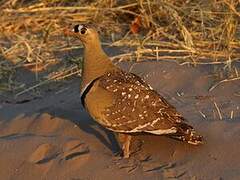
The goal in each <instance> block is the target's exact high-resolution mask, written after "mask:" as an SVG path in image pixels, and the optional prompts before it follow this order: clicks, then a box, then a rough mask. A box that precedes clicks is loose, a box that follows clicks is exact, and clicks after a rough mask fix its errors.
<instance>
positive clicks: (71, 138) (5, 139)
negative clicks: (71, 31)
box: [0, 61, 240, 180]
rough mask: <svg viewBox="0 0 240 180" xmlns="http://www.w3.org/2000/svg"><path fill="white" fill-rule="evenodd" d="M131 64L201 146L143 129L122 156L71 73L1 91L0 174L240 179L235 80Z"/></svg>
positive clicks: (239, 100) (21, 74)
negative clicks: (13, 93) (16, 92)
mask: <svg viewBox="0 0 240 180" xmlns="http://www.w3.org/2000/svg"><path fill="white" fill-rule="evenodd" d="M118 65H119V66H121V67H122V68H125V69H127V70H128V69H129V68H130V66H131V64H130V63H121V64H118ZM236 66H237V65H236ZM219 68H220V67H219ZM131 69H132V72H135V73H136V74H138V75H140V76H141V77H143V78H144V79H145V80H146V81H147V82H149V83H150V84H151V86H152V87H153V88H154V89H156V90H157V91H158V92H159V93H160V94H161V95H162V96H164V97H165V98H166V99H167V100H168V101H169V102H170V103H171V104H173V105H174V106H176V108H177V109H178V111H180V112H181V113H182V114H183V115H184V117H186V119H187V120H188V121H189V123H190V124H192V125H193V126H194V127H195V129H196V130H197V131H198V132H199V133H201V134H202V135H203V136H204V139H205V144H204V145H201V146H192V145H189V144H186V143H182V142H179V141H176V140H173V139H170V138H167V137H163V136H152V135H141V136H137V137H134V141H133V144H132V147H131V150H132V151H133V153H132V156H131V157H130V158H129V159H122V158H121V157H120V156H119V153H118V152H119V147H118V144H117V143H116V140H115V136H114V134H112V133H111V132H109V131H107V130H105V129H104V128H102V127H101V126H99V125H98V124H97V123H95V122H94V121H93V120H92V119H91V118H90V117H89V115H88V114H87V113H86V112H85V111H84V109H83V107H82V106H81V103H80V97H79V84H80V80H79V79H78V78H72V79H71V80H68V81H64V82H61V83H56V84H51V85H48V86H43V87H41V88H40V89H38V91H34V92H28V93H27V94H24V95H22V96H19V97H18V98H17V99H14V98H12V97H10V96H1V99H0V102H1V104H0V177H1V178H0V179H4V180H10V179H14V180H15V179H24V180H26V179H51V180H52V179H64V180H65V179H66V180H68V179H69V180H80V179H81V180H85V179H86V180H88V179H89V180H90V179H91V180H92V179H93V180H95V179H96V180H98V179H99V180H101V179H115V180H118V179H119V180H122V179H124V180H125V179H139V180H141V179H150V180H151V179H192V180H197V179H224V180H225V179H240V156H239V154H240V119H239V117H240V109H239V108H240V107H239V106H240V96H237V95H236V93H239V89H240V83H239V81H233V82H227V83H223V84H221V85H220V86H218V87H216V88H215V89H214V90H213V91H212V92H209V91H208V89H209V88H210V87H211V86H212V85H213V84H214V83H215V82H216V80H217V79H216V76H215V74H216V66H215V67H214V66H212V65H199V66H197V67H191V66H186V65H184V66H180V65H178V64H177V63H175V62H166V61H165V62H163V61H161V62H142V63H138V64H135V65H134V66H133V67H132V68H131ZM17 73H18V78H19V79H21V78H22V79H23V80H24V81H26V82H31V81H33V79H34V78H33V76H34V75H32V74H30V72H28V71H27V70H24V69H19V71H18V72H17ZM216 105H217V108H219V110H220V113H221V116H222V119H221V118H220V117H219V113H218V112H217V108H216ZM232 111H233V114H232V115H231V112H232ZM231 116H232V117H231Z"/></svg>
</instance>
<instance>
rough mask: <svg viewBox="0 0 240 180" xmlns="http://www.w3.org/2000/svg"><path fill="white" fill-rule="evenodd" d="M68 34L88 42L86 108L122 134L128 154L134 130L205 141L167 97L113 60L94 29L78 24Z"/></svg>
mask: <svg viewBox="0 0 240 180" xmlns="http://www.w3.org/2000/svg"><path fill="white" fill-rule="evenodd" d="M68 34H70V35H74V36H76V37H78V38H79V39H80V40H81V41H82V43H83V45H84V66H83V81H82V85H81V99H82V102H83V104H84V107H85V108H86V109H87V111H88V112H89V114H90V115H91V116H92V117H93V118H94V119H95V120H96V121H97V122H98V123H100V124H101V125H102V126H103V127H105V128H107V129H109V130H111V131H114V132H118V133H119V134H120V139H121V140H122V141H123V146H122V149H123V153H124V157H129V154H130V152H129V146H130V140H131V134H133V133H150V134H155V135H168V136H170V137H172V138H175V139H179V140H182V141H185V142H188V143H190V144H194V145H197V144H201V143H202V136H200V135H197V134H196V133H195V131H194V129H193V128H192V126H190V125H188V124H186V122H185V119H184V118H183V117H182V115H181V114H179V113H178V112H177V111H176V109H175V108H174V107H173V106H171V105H170V104H169V103H168V102H167V101H166V100H165V99H164V98H163V97H161V96H160V95H159V94H158V93H157V92H156V91H154V90H153V89H152V88H151V87H150V86H149V85H148V84H147V83H145V82H144V81H143V80H142V79H141V78H140V77H138V76H137V75H135V74H132V73H129V72H125V71H123V70H121V69H120V68H118V67H116V66H115V65H114V64H113V63H112V62H111V60H110V59H109V58H108V56H107V55H106V54H105V53H104V51H103V50H102V48H101V44H100V41H99V37H98V33H97V32H96V30H95V29H94V28H92V27H90V26H86V25H76V26H75V27H74V29H73V31H72V32H68Z"/></svg>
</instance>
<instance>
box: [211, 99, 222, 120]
mask: <svg viewBox="0 0 240 180" xmlns="http://www.w3.org/2000/svg"><path fill="white" fill-rule="evenodd" d="M213 103H214V106H215V108H216V109H217V112H218V115H219V119H220V120H222V114H221V112H220V109H219V108H218V105H217V103H216V102H215V101H214V102H213Z"/></svg>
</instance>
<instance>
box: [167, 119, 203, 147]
mask: <svg viewBox="0 0 240 180" xmlns="http://www.w3.org/2000/svg"><path fill="white" fill-rule="evenodd" d="M170 137H171V138H174V139H178V140H181V141H185V142H187V143H189V144H193V145H199V144H203V137H202V136H201V135H198V134H197V133H196V132H195V130H194V129H193V127H192V126H190V125H188V124H186V123H180V124H178V125H177V133H175V134H171V135H170Z"/></svg>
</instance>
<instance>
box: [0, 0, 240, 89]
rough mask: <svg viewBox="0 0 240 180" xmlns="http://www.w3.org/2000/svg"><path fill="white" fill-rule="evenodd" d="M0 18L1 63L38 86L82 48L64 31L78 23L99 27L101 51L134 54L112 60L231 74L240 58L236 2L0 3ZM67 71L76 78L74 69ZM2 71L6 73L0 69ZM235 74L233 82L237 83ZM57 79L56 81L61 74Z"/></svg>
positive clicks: (55, 0) (239, 18)
mask: <svg viewBox="0 0 240 180" xmlns="http://www.w3.org/2000/svg"><path fill="white" fill-rule="evenodd" d="M0 15H1V16H0V24H1V26H0V53H1V56H2V59H4V60H9V61H10V62H11V63H12V64H13V65H12V66H11V67H12V68H13V69H14V68H15V67H16V66H17V67H25V68H27V69H29V70H31V71H33V72H34V73H35V74H36V80H39V76H38V72H40V71H43V70H45V69H47V68H48V67H49V66H50V65H52V64H56V63H59V62H60V61H61V59H59V58H58V57H57V56H56V54H57V53H62V52H63V51H68V50H72V49H74V48H79V47H80V46H79V42H77V41H75V40H71V46H70V45H69V43H68V42H69V41H68V38H67V37H64V36H63V29H65V28H66V27H70V26H71V24H76V23H81V22H93V23H95V24H97V27H98V28H99V31H101V35H102V36H103V37H104V40H105V43H104V44H105V45H108V46H131V47H135V49H136V50H132V51H131V52H128V53H126V54H121V55H118V56H115V57H113V59H118V60H129V59H134V60H137V61H141V60H147V59H156V60H173V61H179V62H180V63H183V64H186V63H187V64H194V65H197V64H224V65H225V67H226V69H227V70H230V71H232V69H234V68H232V63H233V62H237V61H239V57H240V2H239V1H238V0H219V1H217V0H202V1H198V0H193V1H188V0H184V1H183V0H164V1H159V0H154V1H150V0H138V1H133V0H128V1H123V2H118V1H116V0H100V1H95V0H92V1H84V0H83V1H79V2H78V1H75V0H68V1H67V0H52V1H50V0H39V1H37V0H32V1H26V0H8V1H7V0H2V1H0ZM136 18H138V19H137V20H138V23H137V24H134V20H135V21H136ZM133 29H134V31H133ZM132 32H134V33H132ZM4 60H2V61H4ZM71 68H73V69H74V70H75V71H74V72H79V70H78V69H77V68H76V66H75V67H72V66H71V67H70V69H71ZM0 71H1V73H0V75H1V74H2V72H5V70H4V68H2V66H1V69H0ZM235 71H237V73H234V77H231V79H234V78H235V79H239V78H237V77H236V76H238V70H236V68H235V69H234V72H235ZM66 72H68V71H67V70H66ZM74 72H72V71H71V73H70V74H76V73H74ZM55 73H59V76H56V77H57V78H56V79H59V77H60V76H61V73H62V70H59V71H58V72H55ZM5 76H6V75H5ZM65 76H67V77H68V75H67V74H62V77H65ZM2 77H3V76H0V78H1V79H6V77H4V78H2ZM7 77H8V75H7ZM53 77H54V76H53ZM49 80H54V78H52V77H50V76H49V77H47V79H46V81H49ZM9 89H14V88H9ZM25 90H26V89H25ZM25 90H24V92H25ZM20 93H21V92H20Z"/></svg>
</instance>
